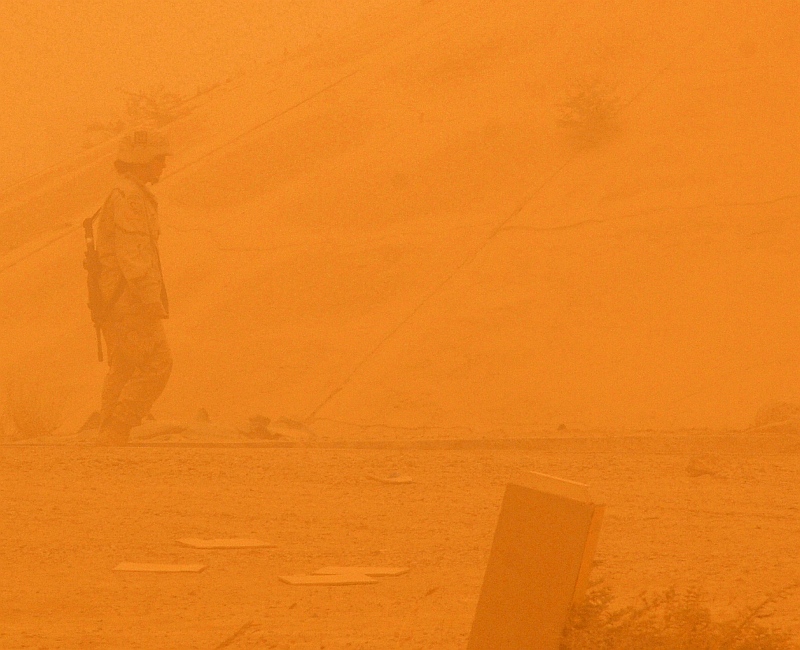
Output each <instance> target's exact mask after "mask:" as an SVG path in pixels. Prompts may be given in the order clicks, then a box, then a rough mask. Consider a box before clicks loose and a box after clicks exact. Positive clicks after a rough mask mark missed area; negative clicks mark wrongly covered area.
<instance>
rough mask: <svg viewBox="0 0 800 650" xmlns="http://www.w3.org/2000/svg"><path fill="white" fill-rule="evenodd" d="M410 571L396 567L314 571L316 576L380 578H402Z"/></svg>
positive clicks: (341, 568)
mask: <svg viewBox="0 0 800 650" xmlns="http://www.w3.org/2000/svg"><path fill="white" fill-rule="evenodd" d="M408 571H409V569H408V567H395V566H326V567H323V568H322V569H318V570H317V571H314V575H318V576H325V575H350V574H353V573H355V574H360V575H365V576H372V577H380V576H401V575H403V574H404V573H408Z"/></svg>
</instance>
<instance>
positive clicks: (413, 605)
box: [0, 433, 800, 649]
mask: <svg viewBox="0 0 800 650" xmlns="http://www.w3.org/2000/svg"><path fill="white" fill-rule="evenodd" d="M350 444H353V445H354V444H356V443H355V442H353V441H351V443H350ZM508 444H509V446H511V447H513V446H516V447H517V448H508V449H480V448H473V449H455V448H452V449H438V450H437V449H427V450H426V449H421V446H422V445H421V444H419V443H417V444H416V445H408V446H407V448H405V449H386V448H384V449H331V448H327V449H326V448H311V447H299V448H292V449H280V448H272V449H270V448H260V449H241V448H240V449H231V448H206V449H196V448H195V449H192V448H178V447H172V448H167V447H165V448H154V447H133V448H127V449H118V450H106V449H95V448H86V447H76V446H63V447H16V448H11V447H3V448H2V449H0V459H1V460H0V462H2V469H3V471H2V481H0V499H1V500H2V502H3V503H4V504H5V506H4V508H3V511H2V515H0V517H1V520H0V524H1V525H2V530H3V535H2V539H0V575H3V577H4V579H3V580H2V582H0V602H2V603H3V605H2V608H0V630H1V631H0V646H2V647H3V648H9V649H11V648H31V649H33V648H36V649H42V648H60V649H68V648H81V649H85V648H209V649H210V648H215V647H230V648H315V649H316V648H328V649H330V648H434V647H435V648H463V647H465V644H466V639H467V636H468V633H469V627H470V623H471V617H472V614H473V611H474V607H475V604H476V601H477V597H478V593H479V590H480V585H481V580H482V574H483V570H484V567H485V564H486V561H487V558H488V554H489V550H490V545H491V540H492V535H493V531H494V526H495V522H496V517H497V514H498V510H499V505H500V501H501V498H502V493H503V489H504V484H505V483H506V482H508V481H509V480H510V479H511V478H512V477H513V476H514V475H515V474H516V473H517V472H519V471H521V470H530V469H533V470H537V471H541V472H546V473H550V474H554V475H558V476H562V477H565V478H569V479H573V480H577V481H582V482H586V483H588V484H590V485H591V487H592V490H593V493H594V494H595V495H596V496H597V498H598V499H599V500H602V501H605V502H606V503H607V504H608V505H609V509H608V515H607V519H606V521H605V525H604V529H603V532H602V537H601V543H600V547H599V549H598V557H597V560H598V566H597V568H596V569H595V577H602V578H604V580H605V581H606V583H607V584H608V585H609V586H611V587H612V588H614V589H615V591H616V592H617V593H618V594H619V596H620V598H621V599H622V602H624V601H625V599H626V598H630V597H633V596H634V595H635V594H636V593H638V592H639V591H641V590H644V589H648V588H652V589H659V588H662V587H665V586H667V585H670V584H677V585H678V586H679V587H684V586H688V585H700V586H702V587H703V588H705V589H706V590H707V591H708V592H709V593H710V594H711V595H712V597H713V600H714V602H715V604H716V606H717V607H718V608H719V610H720V612H727V613H730V612H731V611H734V610H736V609H738V608H740V607H744V606H746V605H752V604H755V603H757V602H758V601H759V600H760V599H761V598H762V597H763V596H764V595H765V594H767V593H769V592H771V591H774V590H776V589H779V588H781V587H784V586H786V585H787V584H789V583H791V582H794V581H797V580H800V568H799V566H800V565H798V562H797V545H796V542H797V535H798V532H799V529H800V517H798V506H797V504H798V503H799V502H800V498H799V497H800V493H799V490H800V488H798V484H797V477H798V469H800V464H799V458H798V454H799V453H800V438H798V437H797V436H796V435H787V434H762V435H760V436H755V437H754V436H743V435H734V434H726V435H722V434H720V435H716V434H700V433H695V434H692V435H683V434H682V435H678V434H664V433H660V434H657V433H651V434H647V435H642V436H638V437H627V436H608V437H592V438H562V439H539V440H528V441H526V442H519V441H518V442H516V443H508ZM457 445H458V443H455V442H454V443H451V446H452V447H455V446H457ZM698 469H700V470H701V471H702V472H707V473H702V475H699V476H697V474H698V473H700V472H698V471H696V470H698ZM390 472H402V473H404V474H409V475H411V476H413V478H414V479H415V482H414V483H413V484H410V485H384V484H381V483H377V482H375V481H371V480H369V479H368V478H366V475H367V474H370V473H377V474H388V473H390ZM187 536H188V537H191V536H195V537H226V536H238V537H242V536H252V537H258V538H261V539H264V540H266V541H270V542H273V543H275V544H276V545H277V546H276V548H274V549H263V550H242V551H219V550H217V551H200V550H194V549H187V548H182V547H180V546H178V545H176V543H175V540H176V539H178V538H181V537H187ZM122 561H131V562H201V563H204V564H206V565H207V566H208V568H207V569H206V570H205V571H204V572H203V573H200V574H191V575H143V574H119V573H115V572H113V571H112V569H113V567H114V566H115V565H116V564H117V563H119V562H122ZM330 564H361V565H363V564H370V565H375V564H380V565H384V564H388V565H394V566H397V565H399V566H408V567H410V568H411V571H410V572H409V573H408V574H407V575H404V576H400V577H396V578H384V579H381V580H380V582H379V583H378V584H375V585H368V586H353V587H336V588H331V587H292V586H288V585H286V584H283V583H281V582H280V581H279V580H278V576H279V575H283V574H289V573H303V572H308V571H311V570H314V569H317V568H320V567H322V566H325V565H330ZM798 611H800V594H798V593H794V594H793V595H792V596H791V597H790V598H789V599H788V600H786V601H784V602H782V603H781V604H780V605H779V606H778V607H777V608H776V609H775V610H774V611H772V612H771V616H770V617H769V618H768V619H766V621H765V622H767V623H774V624H776V625H779V626H781V627H783V628H787V629H790V630H792V631H793V632H794V633H795V634H800V615H798ZM237 631H239V634H238V635H237V636H236V637H235V638H234V639H232V640H231V642H230V644H229V645H227V646H221V645H220V644H223V643H224V642H225V641H226V640H229V639H230V637H231V636H233V635H234V634H235V633H236V632H237Z"/></svg>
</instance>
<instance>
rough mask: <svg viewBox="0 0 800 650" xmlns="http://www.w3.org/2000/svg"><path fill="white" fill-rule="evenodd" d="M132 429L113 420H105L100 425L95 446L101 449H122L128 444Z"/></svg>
mask: <svg viewBox="0 0 800 650" xmlns="http://www.w3.org/2000/svg"><path fill="white" fill-rule="evenodd" d="M132 428H133V427H131V426H130V425H129V424H125V423H123V422H120V421H119V420H116V419H114V418H106V419H105V420H103V423H102V424H101V425H100V434H99V436H98V439H97V444H98V445H99V446H101V447H123V446H125V445H127V444H128V439H129V438H130V435H131V429H132Z"/></svg>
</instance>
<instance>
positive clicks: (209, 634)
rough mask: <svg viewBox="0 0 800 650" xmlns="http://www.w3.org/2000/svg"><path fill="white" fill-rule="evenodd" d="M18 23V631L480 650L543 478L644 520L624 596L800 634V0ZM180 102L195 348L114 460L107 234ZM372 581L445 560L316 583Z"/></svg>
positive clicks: (130, 9)
mask: <svg viewBox="0 0 800 650" xmlns="http://www.w3.org/2000/svg"><path fill="white" fill-rule="evenodd" d="M0 37H2V43H3V44H2V52H3V56H2V58H0V82H2V85H3V88H4V90H5V93H6V96H5V102H4V104H3V109H2V111H0V137H2V141H3V142H4V147H3V151H4V154H5V155H4V156H3V158H2V160H0V305H2V307H3V309H2V312H1V313H0V318H2V330H0V331H2V335H1V336H0V440H2V442H3V444H2V447H0V458H2V465H3V468H2V471H1V472H0V499H2V502H3V504H4V507H3V509H2V510H0V512H2V515H0V523H2V527H3V531H4V535H3V541H2V542H0V571H1V573H0V575H2V576H3V578H2V579H0V601H1V602H3V603H5V604H6V606H5V607H4V608H2V609H0V620H1V621H2V623H3V625H2V626H0V627H2V629H0V646H2V647H3V648H6V647H8V648H42V647H53V648H56V647H57V648H112V647H114V648H117V647H118V648H194V647H199V648H215V647H217V648H222V647H230V648H260V647H265V648H269V647H275V648H278V647H286V648H320V647H326V648H423V647H424V648H434V647H435V648H464V647H466V646H467V640H468V637H469V634H470V625H471V622H472V617H473V614H474V613H475V606H476V603H477V602H478V596H479V593H480V591H481V586H482V580H483V577H484V569H485V568H486V566H487V562H488V560H489V556H490V550H491V546H492V540H493V535H494V531H495V526H496V524H497V517H498V513H499V509H500V505H501V500H502V498H503V488H504V486H505V485H506V484H508V482H509V481H511V480H512V479H513V478H514V477H515V476H516V475H517V474H518V473H519V472H520V471H530V470H535V471H537V472H542V473H545V474H549V475H553V476H558V477H561V478H564V479H568V480H571V481H577V482H580V483H585V484H589V485H590V486H591V487H592V490H593V493H595V494H596V495H597V496H598V499H599V500H600V501H601V502H602V503H604V504H605V505H606V507H607V515H606V518H605V520H604V523H603V529H602V533H601V534H600V540H599V544H598V547H597V558H596V559H597V562H596V566H595V568H594V574H595V575H596V576H597V577H599V578H602V579H603V581H604V584H607V585H608V586H609V587H610V588H611V589H612V590H613V592H614V593H615V594H616V596H617V597H618V598H619V600H620V602H622V603H625V602H630V600H631V599H632V598H634V597H635V595H636V594H638V593H639V592H640V591H642V590H644V589H668V588H669V587H670V586H676V587H678V588H681V589H685V588H689V589H691V588H695V587H698V586H699V587H701V588H702V589H704V590H705V591H707V592H708V594H709V598H710V601H711V603H712V605H711V607H712V610H713V611H714V612H715V613H718V614H719V615H720V616H723V617H724V616H726V615H728V614H729V613H731V612H737V611H748V610H747V608H748V607H751V608H752V607H753V606H757V605H758V603H760V602H762V601H764V599H765V598H766V599H767V600H768V601H769V606H768V607H767V608H766V610H759V612H758V613H759V616H758V617H757V618H758V620H759V621H766V622H767V623H769V624H775V625H776V626H778V627H780V629H782V630H785V631H787V633H788V634H789V635H790V637H791V635H795V636H794V637H791V638H793V639H794V640H795V642H796V639H797V635H798V634H800V617H799V616H798V613H797V612H798V611H800V606H799V605H800V602H799V601H798V597H799V596H798V592H797V591H796V590H795V591H792V590H791V589H788V587H789V586H791V585H796V584H798V583H800V569H799V568H798V567H800V563H798V554H797V550H796V537H797V532H798V530H797V521H798V520H797V508H796V505H795V504H796V503H797V502H798V497H800V494H799V493H798V487H797V483H798V481H797V478H798V470H799V469H800V468H799V467H798V438H797V435H798V430H800V429H798V427H799V426H800V424H799V423H800V352H799V351H798V350H799V348H798V331H800V306H799V303H798V299H797V278H798V271H800V255H799V254H798V251H799V250H800V227H799V226H800V222H799V221H798V209H800V208H799V206H800V189H798V178H800V130H799V129H798V126H800V124H799V123H800V118H799V117H798V111H797V107H798V106H800V85H798V82H797V71H798V62H799V61H800V4H798V3H797V2H796V1H795V0H775V1H771V2H766V1H762V0H758V1H756V2H743V1H742V2H739V1H727V2H721V1H720V2H716V1H710V0H705V1H704V2H700V3H693V4H692V3H682V2H677V1H676V0H666V1H664V2H658V3H656V2H645V1H644V0H620V1H618V2H600V1H595V0H580V1H578V2H569V3H568V2H560V1H556V0H546V1H544V2H537V3H530V2H522V1H521V0H497V1H494V2H488V3H487V2H479V1H477V0H354V1H352V2H334V1H332V0H308V1H307V2H278V1H272V0H269V1H261V2H257V1H255V0H243V1H242V2H237V3H235V6H233V5H230V6H228V5H226V4H224V3H218V2H203V1H200V0H198V1H190V0H182V1H181V2H160V3H157V2H152V1H151V0H120V1H118V2H99V1H98V2H84V3H59V2H45V1H41V2H22V1H17V0H11V1H10V2H7V3H6V4H5V5H4V18H3V20H2V21H0ZM145 123H147V124H148V125H149V126H152V125H155V127H157V128H158V129H159V130H160V132H161V133H163V134H164V135H166V136H167V137H168V138H169V141H170V144H171V148H172V152H173V154H174V155H172V156H170V157H169V158H168V162H167V167H166V169H165V171H164V174H163V176H162V178H161V180H160V181H159V182H158V183H156V184H154V185H153V187H152V191H153V193H154V194H155V195H156V197H157V198H158V213H159V217H160V222H161V235H160V239H159V249H160V256H161V260H162V264H163V275H164V279H165V283H166V286H167V287H168V290H169V294H170V300H171V311H170V318H169V319H168V320H166V321H165V327H166V335H167V337H168V339H169V342H170V346H171V349H172V357H173V361H174V366H173V371H172V375H171V377H170V379H169V382H168V384H167V387H166V389H165V391H164V392H163V394H162V395H161V396H160V398H159V399H158V400H157V402H156V403H155V406H154V407H153V410H152V414H151V418H152V419H150V418H148V419H147V420H145V422H144V423H143V424H142V425H141V426H139V427H136V428H134V429H133V431H132V433H131V440H130V443H129V444H128V445H127V446H125V447H120V448H106V447H97V446H95V442H96V434H97V431H96V429H93V428H92V427H91V426H88V427H87V426H83V425H84V424H85V423H86V422H87V419H91V418H90V416H92V414H93V413H95V412H97V411H98V409H99V408H100V404H99V396H100V387H101V384H102V382H103V376H104V374H105V372H106V369H107V366H106V365H105V364H101V363H98V361H97V354H96V342H95V332H94V329H93V327H92V323H91V319H90V316H89V311H88V309H87V307H86V300H87V298H86V274H85V271H84V269H83V268H82V267H81V262H82V260H83V255H84V237H83V229H82V228H81V222H82V221H83V220H84V219H86V218H87V217H89V216H91V215H92V214H93V213H94V212H95V211H96V210H97V209H98V208H99V207H100V205H102V204H103V202H104V201H105V199H106V197H107V196H108V195H109V191H110V190H111V188H112V187H113V186H114V183H115V182H116V177H117V174H116V171H115V168H114V161H115V159H116V158H117V148H118V143H119V140H120V138H121V137H122V136H123V135H124V134H125V133H128V132H129V131H131V130H135V129H137V128H143V125H144V124H145ZM186 538H192V539H194V538H197V539H208V538H211V539H243V538H245V539H256V540H266V541H268V542H269V544H268V545H266V546H261V547H255V548H247V549H242V548H235V549H231V548H225V549H219V548H215V549H204V548H195V547H191V546H186V545H180V544H176V540H180V539H186ZM126 562H127V563H158V564H159V566H163V565H169V566H173V565H176V564H177V565H182V566H184V565H185V566H198V565H202V566H204V567H205V570H203V571H202V572H200V573H197V574H194V573H186V574H180V575H157V574H149V573H142V574H138V573H135V572H134V573H125V572H115V571H113V569H114V567H115V566H117V565H119V564H120V563H126ZM341 565H353V566H362V567H363V566H389V567H404V568H408V569H409V570H408V571H407V572H406V573H403V574H402V575H396V576H390V577H381V578H379V579H378V581H377V582H374V581H372V583H370V584H361V585H349V586H339V587H307V586H304V587H301V586H296V585H291V584H286V583H284V582H281V581H279V580H278V576H285V575H289V574H297V573H303V574H305V573H310V572H312V571H313V570H314V569H318V568H320V567H325V566H341ZM775 594H780V596H779V597H778V596H775ZM764 611H766V612H767V613H766V614H765V613H764ZM753 620H755V617H753ZM686 647H687V648H689V647H694V646H686ZM765 647H767V646H765ZM769 647H773V646H769ZM774 647H776V648H777V647H779V646H777V645H776V646H774ZM780 647H784V646H780ZM785 647H789V646H785Z"/></svg>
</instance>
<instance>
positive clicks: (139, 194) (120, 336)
mask: <svg viewBox="0 0 800 650" xmlns="http://www.w3.org/2000/svg"><path fill="white" fill-rule="evenodd" d="M158 237H159V222H158V204H157V202H156V199H155V197H154V196H153V195H152V193H151V192H150V191H149V190H148V189H147V188H146V187H145V186H144V185H142V184H140V183H139V182H138V181H137V180H136V179H135V178H134V177H133V175H131V174H124V175H120V177H119V181H118V183H117V185H116V187H115V188H114V190H113V191H112V192H111V195H110V196H109V197H108V200H107V201H106V203H105V205H104V206H103V209H102V211H101V213H100V215H99V218H98V220H97V235H96V242H97V253H98V256H99V258H100V263H101V265H102V270H101V273H100V287H101V290H102V293H103V297H104V299H105V302H106V304H107V305H108V304H110V308H109V310H108V313H107V315H106V317H105V319H104V320H103V323H102V329H103V335H104V338H105V340H106V344H107V347H108V361H109V370H108V374H107V375H106V378H105V382H104V384H103V391H102V409H101V415H102V424H101V433H100V435H101V441H103V438H106V439H109V438H111V439H112V440H111V441H112V442H117V443H121V442H125V441H127V435H128V431H130V429H131V428H132V427H134V426H137V425H138V424H140V423H141V421H142V418H143V417H144V416H146V415H147V414H148V413H149V412H150V409H151V407H152V406H153V403H154V402H155V401H156V399H158V397H159V396H160V395H161V393H162V392H163V390H164V387H165V386H166V384H167V380H168V378H169V375H170V372H171V370H172V356H171V354H170V349H169V345H168V343H167V338H166V335H165V333H164V324H163V319H165V318H167V317H168V314H169V306H168V302H167V294H166V289H165V287H164V281H163V277H162V273H161V261H160V258H159V252H158Z"/></svg>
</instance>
